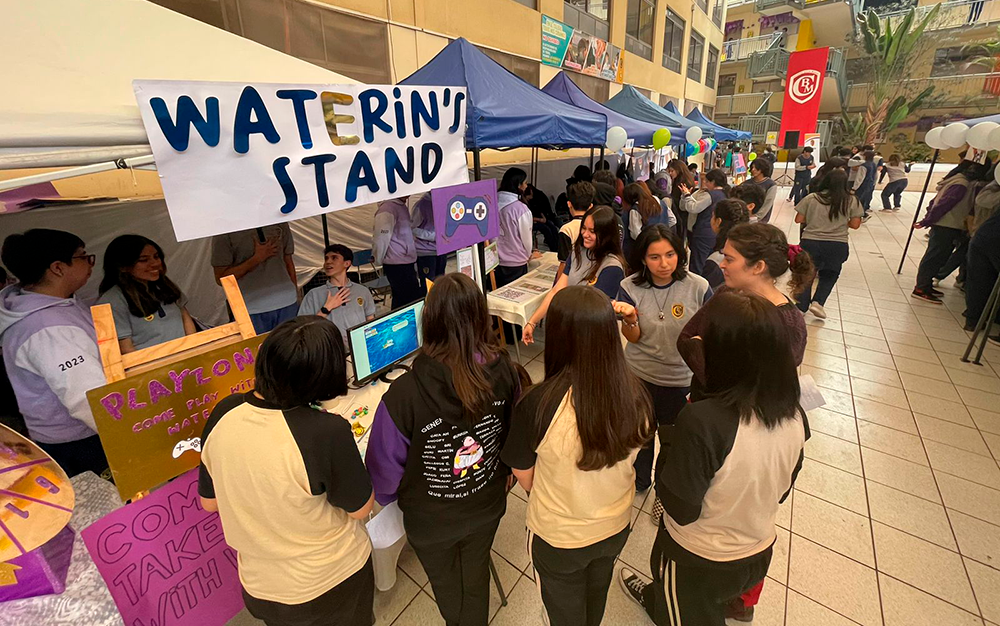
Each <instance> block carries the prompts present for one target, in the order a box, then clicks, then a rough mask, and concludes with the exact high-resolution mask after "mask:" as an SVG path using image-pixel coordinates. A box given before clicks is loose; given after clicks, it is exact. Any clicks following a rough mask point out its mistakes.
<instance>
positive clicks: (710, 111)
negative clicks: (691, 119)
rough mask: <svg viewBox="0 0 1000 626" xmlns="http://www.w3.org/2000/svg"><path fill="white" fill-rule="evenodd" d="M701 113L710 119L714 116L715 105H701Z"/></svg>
mask: <svg viewBox="0 0 1000 626" xmlns="http://www.w3.org/2000/svg"><path fill="white" fill-rule="evenodd" d="M701 114H702V115H704V116H705V117H707V118H708V119H710V120H711V119H713V118H714V117H715V107H710V106H708V105H707V104H706V105H705V106H703V107H701Z"/></svg>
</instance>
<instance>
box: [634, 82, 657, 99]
mask: <svg viewBox="0 0 1000 626" xmlns="http://www.w3.org/2000/svg"><path fill="white" fill-rule="evenodd" d="M632 86H633V87H635V90H636V91H638V92H639V93H641V94H642V95H644V96H646V97H647V98H650V99H652V96H653V92H652V91H650V90H648V89H643V88H642V87H636V86H635V85H632Z"/></svg>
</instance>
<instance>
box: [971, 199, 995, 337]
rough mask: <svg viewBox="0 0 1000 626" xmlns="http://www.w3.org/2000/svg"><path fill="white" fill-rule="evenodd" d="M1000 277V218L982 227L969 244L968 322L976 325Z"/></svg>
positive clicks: (991, 220)
mask: <svg viewBox="0 0 1000 626" xmlns="http://www.w3.org/2000/svg"><path fill="white" fill-rule="evenodd" d="M998 275H1000V218H998V217H992V218H990V219H988V220H986V222H985V223H984V224H983V225H982V226H980V227H979V230H978V231H976V236H975V237H973V238H972V243H970V244H969V265H968V269H967V270H966V281H965V321H966V323H967V324H973V325H974V324H976V323H978V322H979V318H980V317H982V315H983V309H985V308H986V304H987V301H988V300H989V299H990V293H991V292H992V291H993V285H994V284H996V281H997V276H998Z"/></svg>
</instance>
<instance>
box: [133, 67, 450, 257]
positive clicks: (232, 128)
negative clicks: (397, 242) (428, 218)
mask: <svg viewBox="0 0 1000 626" xmlns="http://www.w3.org/2000/svg"><path fill="white" fill-rule="evenodd" d="M133 88H134V89H135V95H136V100H137V101H138V103H139V110H140V111H141V113H142V121H143V124H144V125H145V127H146V134H147V135H148V136H149V144H150V146H152V148H153V156H154V158H155V160H156V168H157V170H158V171H159V173H160V180H161V182H162V184H163V194H164V197H165V198H166V201H167V209H168V211H169V212H170V219H171V221H172V222H173V225H174V233H175V234H176V235H177V241H186V240H188V239H197V238H199V237H208V236H210V235H218V234H222V233H230V232H234V231H238V230H245V229H248V228H256V227H258V226H266V225H269V224H275V223H278V222H287V221H290V220H296V219H301V218H303V217H309V216H312V215H318V214H321V213H329V212H331V211H336V210H339V209H346V208H348V207H352V206H357V205H362V204H368V203H371V202H377V201H381V200H387V199H389V198H395V197H398V196H406V195H410V194H415V193H422V192H426V191H430V190H431V189H433V188H435V187H444V186H447V185H457V184H459V183H465V182H468V180H469V173H468V169H467V166H466V160H465V110H466V104H467V102H466V92H465V89H464V88H456V87H403V86H391V85H390V86H386V85H360V84H359V85H286V84H272V83H268V84H254V85H247V84H244V83H213V82H193V81H157V80H137V81H134V82H133Z"/></svg>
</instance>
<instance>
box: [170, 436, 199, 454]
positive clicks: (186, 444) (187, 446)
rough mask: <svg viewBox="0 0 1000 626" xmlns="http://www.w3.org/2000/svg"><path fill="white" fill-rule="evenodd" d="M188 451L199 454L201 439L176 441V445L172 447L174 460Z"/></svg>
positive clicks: (192, 438) (193, 438)
mask: <svg viewBox="0 0 1000 626" xmlns="http://www.w3.org/2000/svg"><path fill="white" fill-rule="evenodd" d="M188 450H194V451H195V452H201V437H191V438H190V439H185V440H184V441H178V442H177V445H175V446H174V452H173V457H174V458H175V459H176V458H177V457H179V456H180V455H182V454H184V453H185V452H187V451H188Z"/></svg>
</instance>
